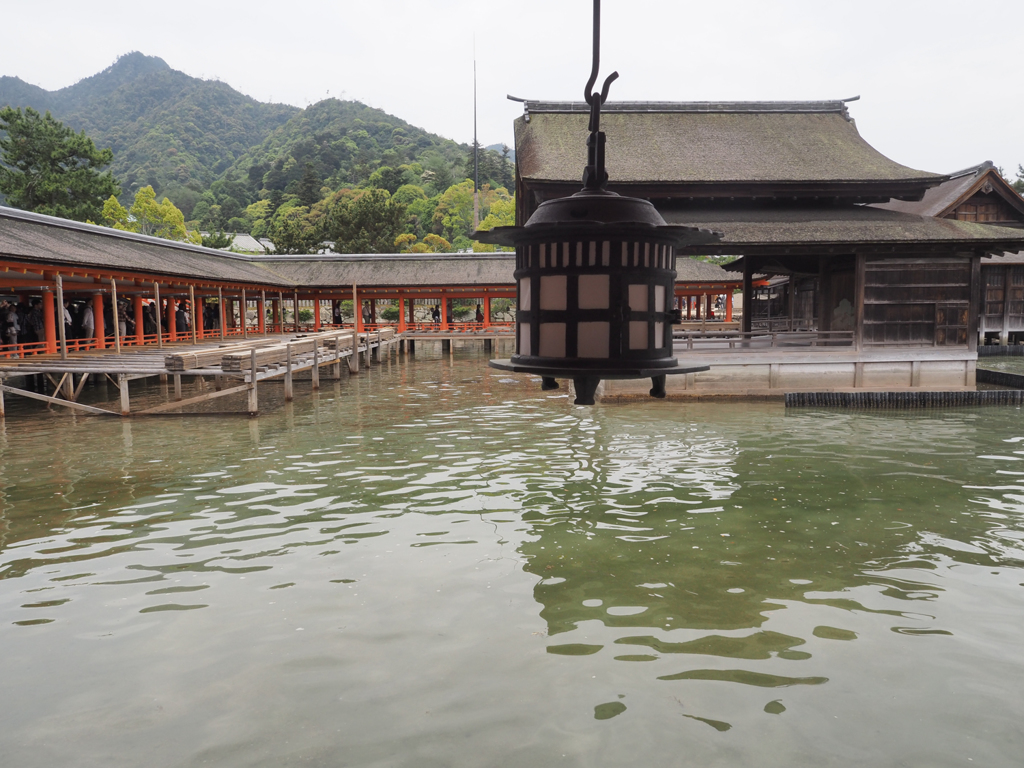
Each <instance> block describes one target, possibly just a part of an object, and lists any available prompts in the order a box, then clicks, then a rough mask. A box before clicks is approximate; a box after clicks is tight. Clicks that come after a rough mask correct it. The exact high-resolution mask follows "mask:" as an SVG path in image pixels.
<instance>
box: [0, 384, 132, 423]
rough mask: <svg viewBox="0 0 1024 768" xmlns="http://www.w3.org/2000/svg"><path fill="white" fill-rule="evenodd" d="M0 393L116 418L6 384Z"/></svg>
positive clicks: (97, 409)
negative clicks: (8, 393)
mask: <svg viewBox="0 0 1024 768" xmlns="http://www.w3.org/2000/svg"><path fill="white" fill-rule="evenodd" d="M0 391H3V392H10V393H11V394H12V395H21V396H22V397H28V398H31V399H33V400H41V401H43V402H44V403H50V404H52V405H63V406H66V407H68V408H77V409H79V410H81V411H85V412H86V413H95V414H98V415H101V416H117V414H116V413H114V412H113V411H106V410H104V409H102V408H93V407H92V406H91V405H83V404H82V403H76V402H75V401H74V400H64V399H63V398H60V397H50V396H49V395H40V394H39V393H37V392H29V391H27V390H24V389H16V388H15V387H10V386H8V385H6V384H0Z"/></svg>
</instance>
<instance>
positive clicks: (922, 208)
mask: <svg viewBox="0 0 1024 768" xmlns="http://www.w3.org/2000/svg"><path fill="white" fill-rule="evenodd" d="M979 192H982V193H989V194H991V193H995V194H997V195H999V197H1000V198H1002V199H1003V200H1005V201H1006V203H1007V204H1008V205H1009V206H1010V207H1011V208H1013V209H1015V210H1016V211H1017V212H1018V216H1017V218H1018V220H1019V221H1022V222H1024V199H1021V196H1020V195H1019V194H1017V192H1016V190H1014V189H1013V187H1011V186H1010V185H1009V184H1007V183H1006V180H1005V179H1004V178H1003V177H1002V176H1001V175H1000V174H999V171H997V170H996V168H995V166H994V165H993V164H992V161H991V160H986V161H985V162H984V163H981V164H980V165H975V166H973V167H971V168H965V169H964V170H962V171H957V172H956V173H952V174H950V177H949V181H945V182H943V183H942V184H939V185H938V186H936V187H932V188H931V189H929V190H928V191H927V192H925V193H924V197H923V198H922V199H921V200H890V201H889V202H888V203H877V204H876V205H875V207H877V208H884V209H886V210H890V211H902V212H903V213H916V214H918V215H920V216H946V215H947V214H949V213H951V212H952V211H953V209H954V208H956V207H957V206H958V205H960V204H961V203H964V202H967V200H969V199H970V198H971V197H973V196H974V195H976V194H977V193H979Z"/></svg>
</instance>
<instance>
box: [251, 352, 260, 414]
mask: <svg viewBox="0 0 1024 768" xmlns="http://www.w3.org/2000/svg"><path fill="white" fill-rule="evenodd" d="M258 412H259V402H258V399H257V396H256V347H253V348H252V349H250V350H249V415H250V416H255V415H256V414H257V413H258Z"/></svg>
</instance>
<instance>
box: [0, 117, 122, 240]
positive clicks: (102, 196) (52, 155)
mask: <svg viewBox="0 0 1024 768" xmlns="http://www.w3.org/2000/svg"><path fill="white" fill-rule="evenodd" d="M0 132H2V133H3V138H0V192H2V193H3V194H4V195H5V196H6V198H7V202H8V204H10V205H13V206H14V207H16V208H21V209H23V210H26V211H35V212H36V213H44V214H48V215H50V216H60V217H62V218H65V219H74V220H75V221H88V220H89V219H99V218H100V216H101V215H102V213H103V201H104V200H106V199H107V198H108V197H110V196H111V195H119V194H121V187H120V185H119V184H118V183H117V180H116V179H114V177H113V176H112V175H111V174H110V173H109V172H106V173H104V172H102V169H103V168H105V167H106V166H108V165H110V163H111V162H112V161H113V159H114V153H113V152H112V151H111V150H109V149H102V150H101V149H97V148H96V145H95V144H94V143H93V141H92V139H90V138H89V137H88V136H86V135H85V131H82V132H81V133H75V132H74V131H73V130H71V129H70V128H68V127H66V126H65V125H64V124H63V123H61V122H59V121H58V120H54V119H53V117H52V116H51V115H50V113H49V112H47V113H46V114H45V115H40V114H39V113H38V112H36V111H35V110H34V109H32V108H31V107H26V108H25V111H24V112H22V111H21V109H20V108H13V107H4V108H3V109H2V110H0Z"/></svg>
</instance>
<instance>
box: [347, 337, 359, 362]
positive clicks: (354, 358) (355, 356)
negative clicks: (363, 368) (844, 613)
mask: <svg viewBox="0 0 1024 768" xmlns="http://www.w3.org/2000/svg"><path fill="white" fill-rule="evenodd" d="M351 342H352V348H351V349H352V354H350V355H349V356H348V372H349V373H359V334H358V333H356V330H355V328H353V329H352V339H351Z"/></svg>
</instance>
